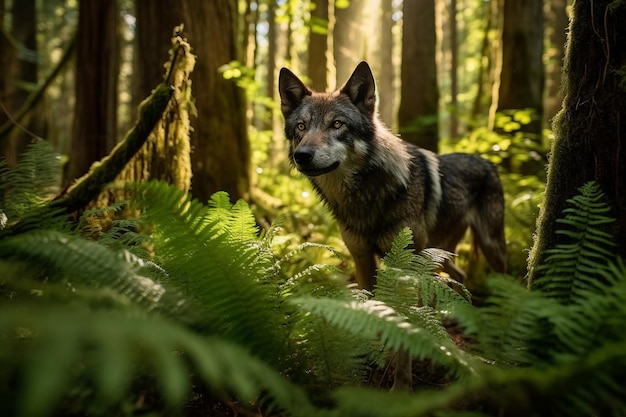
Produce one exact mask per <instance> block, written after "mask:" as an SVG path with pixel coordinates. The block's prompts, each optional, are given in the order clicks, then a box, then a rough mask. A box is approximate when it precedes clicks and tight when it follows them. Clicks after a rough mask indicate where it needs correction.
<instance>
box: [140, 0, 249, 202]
mask: <svg viewBox="0 0 626 417" xmlns="http://www.w3.org/2000/svg"><path fill="white" fill-rule="evenodd" d="M136 7H137V33H138V39H137V42H138V43H137V47H136V50H137V51H138V53H140V54H142V55H140V56H139V57H138V59H139V60H140V61H143V62H144V63H143V64H140V63H136V66H140V65H143V66H144V67H145V72H144V74H147V76H146V77H144V79H143V81H142V80H141V79H139V78H137V84H140V83H142V82H143V83H144V85H143V87H142V88H143V91H139V90H137V91H136V93H135V95H136V97H145V96H146V95H147V94H148V93H149V92H150V90H149V89H150V88H152V86H153V85H155V84H157V83H158V81H159V80H161V78H162V76H163V72H162V68H163V67H162V57H163V56H164V55H163V54H164V53H166V51H167V50H168V49H169V45H170V36H171V33H172V32H171V31H172V29H173V28H174V26H178V25H179V24H181V23H183V24H184V26H185V29H184V31H185V33H184V36H186V37H187V38H188V40H189V43H190V44H191V45H192V48H193V50H192V53H194V54H195V55H196V56H197V61H196V66H195V69H194V72H193V74H192V76H191V80H192V89H193V95H194V97H195V104H196V109H197V114H198V116H197V117H196V118H195V119H193V120H192V125H193V132H192V134H191V145H192V155H191V163H192V171H193V177H192V180H191V181H192V183H191V193H192V194H193V196H194V197H196V198H198V199H199V200H200V201H208V199H209V198H210V196H211V195H212V194H213V193H215V192H217V191H226V192H228V193H229V194H230V196H231V198H232V199H235V200H236V199H239V198H242V197H246V196H247V194H248V189H249V182H250V179H249V171H248V170H249V160H250V149H249V143H248V135H247V125H246V117H245V111H246V105H245V97H244V95H243V92H242V91H241V89H240V88H239V87H237V85H236V84H235V82H234V81H233V80H230V79H229V80H227V79H225V78H224V77H223V76H222V74H221V73H220V72H219V68H220V67H222V66H223V65H227V64H229V63H230V62H231V61H234V60H237V59H238V57H240V56H241V55H240V53H239V51H238V49H237V39H238V37H237V23H238V17H237V1H235V0H223V1H222V0H220V1H201V0H181V1H178V2H174V3H171V4H168V7H163V4H161V3H160V2H154V1H147V0H143V1H141V0H140V1H138V2H137V5H136ZM140 34H143V35H141V39H140V38H139V37H140ZM139 74H141V73H139ZM139 74H138V75H137V77H140V75H139ZM149 77H152V78H149ZM137 88H138V89H139V86H138V87H137Z"/></svg>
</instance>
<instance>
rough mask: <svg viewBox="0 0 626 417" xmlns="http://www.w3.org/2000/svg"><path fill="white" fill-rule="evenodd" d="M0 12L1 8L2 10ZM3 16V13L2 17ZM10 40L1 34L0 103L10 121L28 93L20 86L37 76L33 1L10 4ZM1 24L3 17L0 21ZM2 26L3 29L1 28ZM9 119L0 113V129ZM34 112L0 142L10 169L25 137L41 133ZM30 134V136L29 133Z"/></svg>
mask: <svg viewBox="0 0 626 417" xmlns="http://www.w3.org/2000/svg"><path fill="white" fill-rule="evenodd" d="M2 7H3V8H4V5H3V6H2ZM2 14H3V15H4V13H2ZM11 21H12V25H11V39H9V38H8V37H6V35H5V34H4V32H3V33H2V35H0V36H1V40H0V51H2V54H0V55H2V56H3V57H2V58H0V59H1V60H2V62H0V64H1V65H2V68H3V69H2V70H1V73H0V78H2V81H0V103H2V105H3V106H4V107H5V108H6V111H7V112H8V114H9V115H10V116H11V117H14V115H15V112H16V111H17V110H18V109H19V108H20V107H21V106H22V105H23V104H24V102H25V101H26V99H27V98H28V95H29V93H30V91H29V90H28V89H27V88H24V87H20V85H22V86H24V85H31V86H34V85H36V84H37V82H38V75H37V59H36V56H35V55H36V53H37V39H36V33H37V13H36V8H35V0H24V1H15V2H13V5H12V8H11ZM3 23H4V17H3ZM2 26H3V25H2ZM9 115H5V112H4V111H0V126H1V125H3V124H4V122H5V121H6V120H8V117H9ZM38 115H39V113H37V112H36V111H35V109H31V110H30V112H29V118H28V119H26V120H24V121H22V122H20V126H21V127H22V128H23V129H14V130H13V131H12V132H11V133H10V134H9V135H8V137H7V138H6V139H5V140H4V141H3V147H2V149H1V150H0V154H2V155H4V156H5V158H6V160H7V162H8V163H9V164H10V165H12V164H14V163H15V162H17V158H18V156H19V155H20V154H21V153H22V152H24V151H25V150H26V146H27V145H28V143H29V139H31V138H30V137H29V136H32V135H33V134H36V133H37V132H40V131H41V130H42V126H41V117H38ZM29 132H32V133H29Z"/></svg>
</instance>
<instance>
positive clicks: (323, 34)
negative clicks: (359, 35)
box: [308, 0, 328, 91]
mask: <svg viewBox="0 0 626 417" xmlns="http://www.w3.org/2000/svg"><path fill="white" fill-rule="evenodd" d="M311 7H312V10H311V25H310V28H309V30H310V32H309V54H308V74H309V78H310V79H311V87H312V88H313V89H314V90H316V91H326V90H327V89H328V71H327V69H328V59H326V51H327V50H328V0H319V1H316V2H315V3H313V4H311Z"/></svg>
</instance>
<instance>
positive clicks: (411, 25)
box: [398, 0, 439, 152]
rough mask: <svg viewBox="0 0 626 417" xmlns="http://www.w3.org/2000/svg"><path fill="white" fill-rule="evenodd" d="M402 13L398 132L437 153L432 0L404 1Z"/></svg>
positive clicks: (433, 11) (437, 100)
mask: <svg viewBox="0 0 626 417" xmlns="http://www.w3.org/2000/svg"><path fill="white" fill-rule="evenodd" d="M403 11H404V18H403V22H404V23H403V25H402V69H401V71H402V75H401V80H402V87H401V99H400V109H399V110H398V125H399V132H400V135H401V137H402V138H403V139H404V140H407V141H409V142H412V143H415V144H416V145H419V146H421V147H423V148H426V149H430V150H432V151H434V152H437V151H438V149H439V87H438V85H437V63H436V46H437V39H436V38H437V35H436V29H435V0H415V1H405V2H404V7H403Z"/></svg>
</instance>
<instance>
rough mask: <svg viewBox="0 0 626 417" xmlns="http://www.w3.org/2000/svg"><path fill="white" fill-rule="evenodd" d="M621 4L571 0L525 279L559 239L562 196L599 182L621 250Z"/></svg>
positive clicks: (624, 171)
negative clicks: (559, 103)
mask: <svg viewBox="0 0 626 417" xmlns="http://www.w3.org/2000/svg"><path fill="white" fill-rule="evenodd" d="M624 22H626V5H624V4H622V3H616V2H614V1H611V0H595V1H583V0H581V1H576V2H575V3H574V6H573V15H572V20H571V23H570V29H569V33H570V35H569V39H568V43H567V48H566V56H565V67H564V72H563V78H564V83H563V87H564V93H565V98H564V101H563V109H562V110H561V112H560V113H559V114H558V115H557V117H556V120H555V123H554V128H555V140H554V142H553V144H552V152H551V159H550V164H549V167H548V178H547V184H546V192H545V200H544V202H543V205H542V207H541V211H540V215H539V218H538V221H537V233H536V238H535V243H534V247H533V249H532V251H531V254H530V257H529V286H531V287H532V285H533V282H534V281H535V280H536V279H537V278H538V276H539V273H538V272H537V266H539V265H541V264H542V263H543V261H544V259H545V257H546V249H548V248H552V247H554V246H555V245H556V244H558V243H560V242H562V241H563V239H564V237H563V235H561V234H557V233H556V231H557V230H558V229H559V228H560V227H562V226H560V224H558V223H556V219H557V218H560V217H562V213H563V209H564V208H565V207H566V200H567V199H568V198H571V197H572V196H574V195H576V194H577V193H578V188H579V187H581V186H582V185H583V184H585V183H586V182H588V181H596V182H597V183H598V184H599V185H600V187H601V189H602V191H603V192H604V193H605V194H606V196H607V199H608V202H609V203H610V205H611V206H612V207H613V208H614V211H613V216H614V217H615V218H616V219H617V223H616V224H615V227H614V230H613V231H614V234H615V236H616V237H617V246H616V252H617V254H618V255H619V256H621V257H625V256H626V181H625V179H626V123H625V121H626V82H625V77H624V63H625V62H626V49H625V48H624V45H626V25H624Z"/></svg>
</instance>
